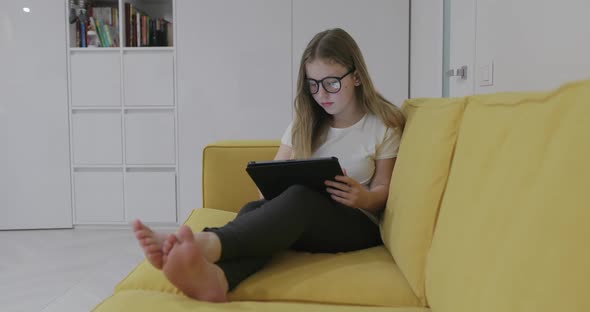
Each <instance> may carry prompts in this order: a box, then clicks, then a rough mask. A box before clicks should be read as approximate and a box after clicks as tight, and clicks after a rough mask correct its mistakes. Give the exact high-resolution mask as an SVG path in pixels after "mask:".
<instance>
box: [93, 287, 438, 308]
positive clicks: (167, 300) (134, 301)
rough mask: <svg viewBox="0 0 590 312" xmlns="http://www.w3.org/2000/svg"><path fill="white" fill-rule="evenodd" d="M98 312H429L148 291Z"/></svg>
mask: <svg viewBox="0 0 590 312" xmlns="http://www.w3.org/2000/svg"><path fill="white" fill-rule="evenodd" d="M94 311H96V312H101V311H109V312H118V311H121V312H139V311H141V312H145V311H167V312H189V311H203V312H207V311H212V312H216V311H256V312H264V311H270V312H276V311H284V312H289V311H314V312H430V309H427V308H392V307H367V306H342V305H329V304H310V303H296V302H252V301H236V302H229V303H208V302H202V301H197V300H192V299H190V298H188V297H184V296H178V295H175V294H168V293H162V292H158V291H149V290H126V291H121V292H118V293H116V294H114V295H113V296H111V297H110V298H108V299H107V300H105V301H103V302H102V303H101V304H100V305H98V306H97V307H96V308H95V310H94Z"/></svg>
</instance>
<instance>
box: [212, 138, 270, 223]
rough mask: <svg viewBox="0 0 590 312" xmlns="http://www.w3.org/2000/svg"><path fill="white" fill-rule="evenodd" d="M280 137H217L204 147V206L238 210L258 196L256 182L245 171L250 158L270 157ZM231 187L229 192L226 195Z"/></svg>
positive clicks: (265, 158) (263, 158)
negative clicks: (219, 139)
mask: <svg viewBox="0 0 590 312" xmlns="http://www.w3.org/2000/svg"><path fill="white" fill-rule="evenodd" d="M279 145H280V142H279V141H264V140H242V141H219V142H215V143H213V144H209V145H207V146H206V147H205V148H204V149H203V183H202V185H203V207H208V208H214V209H220V210H227V211H234V212H237V211H239V210H240V208H242V206H243V205H244V204H245V203H247V202H250V201H253V200H256V199H258V191H257V189H256V185H255V184H254V183H253V182H252V180H251V179H250V176H249V175H248V174H247V173H246V165H247V164H248V162H249V161H252V160H272V159H274V157H275V155H276V153H277V150H278V148H279ZM228 191H231V196H228Z"/></svg>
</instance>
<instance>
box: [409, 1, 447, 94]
mask: <svg viewBox="0 0 590 312" xmlns="http://www.w3.org/2000/svg"><path fill="white" fill-rule="evenodd" d="M411 6H412V19H411V35H410V97H412V98H416V97H440V96H441V95H442V70H443V63H442V61H443V50H442V48H443V1H442V0H440V1H432V0H412V1H411Z"/></svg>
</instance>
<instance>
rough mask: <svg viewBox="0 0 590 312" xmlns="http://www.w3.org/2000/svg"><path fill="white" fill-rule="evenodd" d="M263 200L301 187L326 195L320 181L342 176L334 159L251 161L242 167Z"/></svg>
mask: <svg viewBox="0 0 590 312" xmlns="http://www.w3.org/2000/svg"><path fill="white" fill-rule="evenodd" d="M246 172H248V174H249V175H250V177H251V178H252V180H253V181H254V183H255V184H256V186H257V187H258V189H259V190H260V192H261V193H262V195H263V196H264V198H265V199H268V200H270V199H273V198H275V197H276V196H278V195H279V194H281V193H282V192H283V191H285V190H286V189H287V188H288V187H289V186H292V185H296V184H300V185H305V186H307V187H309V188H311V189H313V190H317V191H318V192H321V193H325V194H328V192H326V185H325V184H324V181H326V180H334V177H335V176H337V175H344V174H343V173H342V168H341V167H340V163H339V162H338V158H336V157H325V158H311V159H305V160H273V161H251V162H249V163H248V166H247V167H246Z"/></svg>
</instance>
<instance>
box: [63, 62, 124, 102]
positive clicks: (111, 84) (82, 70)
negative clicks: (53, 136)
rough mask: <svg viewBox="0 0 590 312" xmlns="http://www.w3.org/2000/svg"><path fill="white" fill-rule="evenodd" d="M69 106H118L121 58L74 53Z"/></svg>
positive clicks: (119, 100)
mask: <svg viewBox="0 0 590 312" xmlns="http://www.w3.org/2000/svg"><path fill="white" fill-rule="evenodd" d="M70 62H71V68H70V72H71V90H72V106H73V107H80V106H121V55H120V54H119V53H117V52H116V51H107V52H104V51H90V52H89V51H76V52H74V53H72V55H71V58H70Z"/></svg>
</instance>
